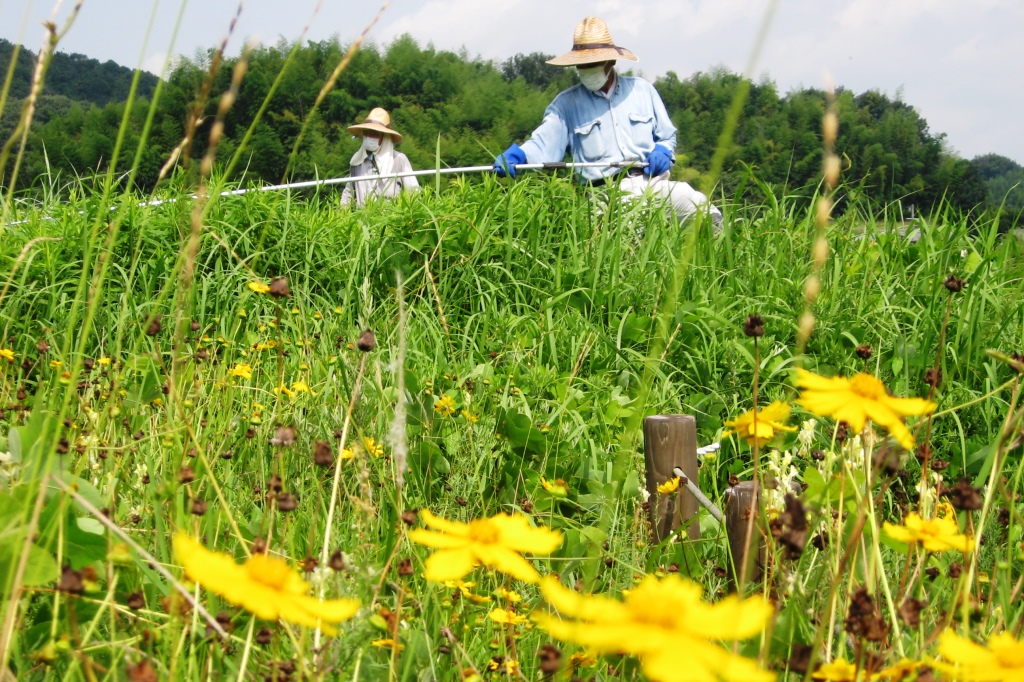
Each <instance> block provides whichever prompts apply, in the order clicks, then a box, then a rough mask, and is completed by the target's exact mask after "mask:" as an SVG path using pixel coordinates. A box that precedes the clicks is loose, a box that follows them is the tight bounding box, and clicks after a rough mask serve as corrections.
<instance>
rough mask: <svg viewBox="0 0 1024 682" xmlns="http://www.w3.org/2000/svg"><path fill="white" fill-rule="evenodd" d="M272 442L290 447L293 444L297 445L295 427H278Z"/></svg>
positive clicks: (272, 443)
mask: <svg viewBox="0 0 1024 682" xmlns="http://www.w3.org/2000/svg"><path fill="white" fill-rule="evenodd" d="M270 444H271V445H278V446H281V447H286V448H290V447H291V446H293V445H295V427H294V426H279V427H277V431H275V432H274V437H273V438H271V439H270Z"/></svg>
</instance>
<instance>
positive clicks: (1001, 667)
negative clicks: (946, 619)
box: [938, 630, 1024, 682]
mask: <svg viewBox="0 0 1024 682" xmlns="http://www.w3.org/2000/svg"><path fill="white" fill-rule="evenodd" d="M939 654H940V655H941V656H942V658H944V659H945V660H946V661H949V663H950V664H952V665H948V664H945V663H940V664H938V665H940V666H941V668H942V669H943V670H944V671H945V672H947V673H949V674H950V675H951V676H952V679H956V680H967V681H968V682H975V681H976V682H1019V681H1020V680H1024V642H1018V641H1017V640H1015V639H1014V638H1013V636H1012V635H1010V634H1009V633H1006V632H1001V633H999V634H997V635H992V636H991V637H990V638H989V640H988V646H987V647H985V646H982V645H980V644H975V643H974V642H972V641H971V640H969V639H966V638H964V637H960V636H959V635H957V634H956V633H955V632H952V631H951V630H947V631H946V632H943V633H942V635H941V637H939Z"/></svg>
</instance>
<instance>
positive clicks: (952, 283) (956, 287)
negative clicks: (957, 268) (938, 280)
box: [942, 275, 967, 294]
mask: <svg viewBox="0 0 1024 682" xmlns="http://www.w3.org/2000/svg"><path fill="white" fill-rule="evenodd" d="M942 284H943V286H945V287H946V289H948V290H949V293H951V294H958V293H960V292H961V291H963V288H964V287H965V286H967V282H965V281H964V280H963V279H962V278H960V277H957V276H956V275H950V276H949V277H947V278H946V281H945V282H943V283H942Z"/></svg>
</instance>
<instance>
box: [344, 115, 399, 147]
mask: <svg viewBox="0 0 1024 682" xmlns="http://www.w3.org/2000/svg"><path fill="white" fill-rule="evenodd" d="M364 130H372V131H374V132H375V133H384V134H385V135H390V136H391V137H393V138H395V142H401V141H402V136H401V135H400V134H399V133H398V131H395V130H392V129H391V116H390V115H388V112H387V111H385V110H384V109H381V108H380V107H377V108H376V109H374V110H373V111H371V112H370V113H369V114H367V115H366V118H365V119H363V122H362V123H357V124H355V125H351V126H349V127H348V131H349V132H350V133H352V134H353V135H358V136H359V137H362V136H363V131H364Z"/></svg>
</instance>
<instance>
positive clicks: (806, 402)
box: [796, 369, 935, 450]
mask: <svg viewBox="0 0 1024 682" xmlns="http://www.w3.org/2000/svg"><path fill="white" fill-rule="evenodd" d="M796 377H797V378H796V383H797V385H798V386H799V387H800V388H801V389H802V390H801V392H800V399H799V400H798V401H797V404H799V405H801V406H803V407H804V408H806V409H808V410H810V411H811V412H813V413H814V414H817V415H820V416H822V417H832V418H833V419H835V420H836V421H844V422H846V423H848V424H849V425H850V426H852V427H853V430H854V431H855V432H860V431H861V430H862V429H863V428H864V423H865V422H866V421H867V420H868V419H870V420H871V421H873V422H875V423H876V424H878V425H879V426H881V427H882V428H884V429H886V430H887V431H888V432H889V433H890V434H891V435H892V437H893V438H895V439H896V442H898V443H899V444H900V445H901V446H903V448H905V449H907V450H909V449H911V448H913V447H914V437H913V436H912V435H911V434H910V431H909V430H907V427H906V425H905V424H904V423H903V417H907V416H910V415H923V414H928V413H929V412H931V411H932V410H934V409H935V403H933V402H931V401H929V400H924V399H923V398H893V397H891V396H889V394H887V393H886V392H885V384H883V383H882V382H881V381H879V380H878V379H876V378H875V377H873V376H871V375H870V374H863V373H862V374H855V375H854V376H853V377H852V378H850V379H844V378H843V377H832V378H831V379H827V378H825V377H822V376H818V375H817V374H812V373H811V372H808V371H806V370H803V369H798V370H797V371H796Z"/></svg>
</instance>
